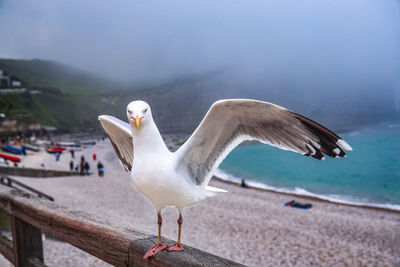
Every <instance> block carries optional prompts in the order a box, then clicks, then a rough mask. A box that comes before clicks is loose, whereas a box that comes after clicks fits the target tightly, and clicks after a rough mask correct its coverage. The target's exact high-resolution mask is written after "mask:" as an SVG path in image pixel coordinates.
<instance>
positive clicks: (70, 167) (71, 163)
mask: <svg viewBox="0 0 400 267" xmlns="http://www.w3.org/2000/svg"><path fill="white" fill-rule="evenodd" d="M69 169H70V171H73V170H74V162H73V161H72V160H71V161H70V162H69Z"/></svg>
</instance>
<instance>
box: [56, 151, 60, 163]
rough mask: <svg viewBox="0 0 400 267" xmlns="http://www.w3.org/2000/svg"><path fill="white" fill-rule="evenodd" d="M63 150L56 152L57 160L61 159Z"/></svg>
mask: <svg viewBox="0 0 400 267" xmlns="http://www.w3.org/2000/svg"><path fill="white" fill-rule="evenodd" d="M60 156H61V152H56V161H59V160H60Z"/></svg>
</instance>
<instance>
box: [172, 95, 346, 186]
mask: <svg viewBox="0 0 400 267" xmlns="http://www.w3.org/2000/svg"><path fill="white" fill-rule="evenodd" d="M245 140H258V141H260V142H262V143H265V144H268V145H272V146H275V147H278V148H281V149H285V150H291V151H294V152H297V153H301V154H303V155H305V156H311V157H314V158H316V159H320V160H321V159H325V157H324V156H323V154H326V155H328V156H330V157H344V156H346V153H345V152H344V151H343V150H352V148H351V147H350V146H349V145H348V144H347V143H346V142H345V141H344V140H342V139H341V138H340V137H339V136H337V135H336V134H334V133H333V132H331V131H330V130H328V129H326V128H325V127H323V126H321V125H320V124H318V123H316V122H314V121H312V120H310V119H307V118H305V117H303V116H301V115H299V114H296V113H293V112H291V111H289V110H287V109H285V108H283V107H280V106H277V105H274V104H271V103H268V102H262V101H256V100H247V99H232V100H221V101H217V102H215V103H214V104H213V105H212V106H211V108H210V110H209V111H208V113H207V115H206V116H205V117H204V119H203V121H202V122H201V123H200V125H199V126H198V128H197V129H196V131H195V132H194V133H193V134H192V136H191V137H190V138H189V139H188V141H187V142H186V143H185V144H183V146H182V147H181V148H180V149H179V150H177V151H176V152H175V153H176V156H177V161H176V162H177V166H176V168H177V170H179V171H184V172H187V173H188V174H189V175H190V176H191V177H192V179H193V181H194V182H195V183H196V184H202V185H207V184H208V182H209V181H210V179H211V177H212V174H213V171H214V170H215V169H216V168H217V167H218V165H219V164H220V163H221V162H222V160H223V159H224V158H225V157H226V156H227V155H228V154H229V152H231V151H232V149H234V148H235V147H236V146H237V145H239V144H240V143H241V142H243V141H245Z"/></svg>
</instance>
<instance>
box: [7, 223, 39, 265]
mask: <svg viewBox="0 0 400 267" xmlns="http://www.w3.org/2000/svg"><path fill="white" fill-rule="evenodd" d="M11 226H12V234H13V248H14V265H15V266H16V267H24V266H29V265H31V264H30V262H31V259H37V260H38V261H41V262H43V244H42V232H41V231H40V230H39V229H37V228H36V227H33V226H32V225H30V224H29V223H27V222H24V221H23V220H20V219H19V218H16V217H15V216H13V217H12V220H11Z"/></svg>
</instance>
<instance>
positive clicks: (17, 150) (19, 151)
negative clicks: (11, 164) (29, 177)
mask: <svg viewBox="0 0 400 267" xmlns="http://www.w3.org/2000/svg"><path fill="white" fill-rule="evenodd" d="M1 149H3V150H4V151H6V152H9V153H12V154H17V155H24V156H26V151H25V148H16V147H13V146H10V145H5V146H3V147H2V148H1Z"/></svg>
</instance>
